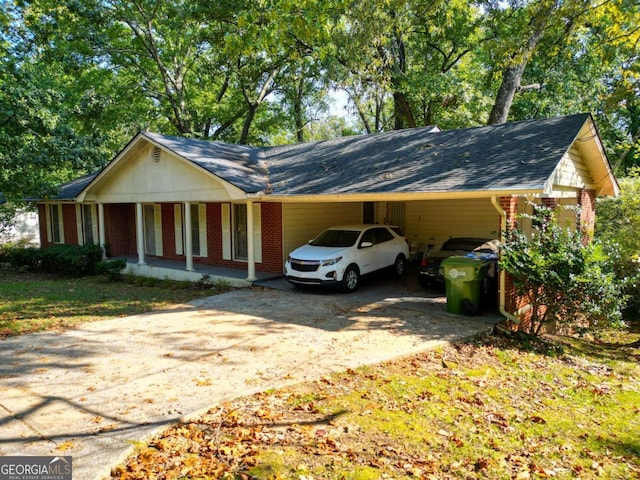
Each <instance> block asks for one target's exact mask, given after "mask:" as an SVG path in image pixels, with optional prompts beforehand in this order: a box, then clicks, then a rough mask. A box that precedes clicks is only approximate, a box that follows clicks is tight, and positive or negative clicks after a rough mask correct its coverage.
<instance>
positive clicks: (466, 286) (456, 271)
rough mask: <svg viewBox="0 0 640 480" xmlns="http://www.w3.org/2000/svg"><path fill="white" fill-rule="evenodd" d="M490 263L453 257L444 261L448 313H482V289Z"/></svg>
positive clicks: (476, 259)
mask: <svg viewBox="0 0 640 480" xmlns="http://www.w3.org/2000/svg"><path fill="white" fill-rule="evenodd" d="M487 265H488V262H486V261H484V260H481V259H478V258H470V257H466V256H465V257H461V256H453V257H449V258H445V259H444V260H443V261H442V266H443V267H444V282H445V288H446V292H447V312H449V313H457V314H460V313H464V314H465V315H477V314H478V313H480V307H481V302H482V289H483V282H484V276H485V270H486V266H487Z"/></svg>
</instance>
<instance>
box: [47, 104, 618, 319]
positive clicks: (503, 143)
mask: <svg viewBox="0 0 640 480" xmlns="http://www.w3.org/2000/svg"><path fill="white" fill-rule="evenodd" d="M618 191H619V187H618V184H617V182H616V180H615V178H614V176H613V173H612V170H611V166H610V164H609V162H608V159H607V157H606V154H605V152H604V150H603V147H602V143H601V141H600V138H599V136H598V132H597V129H596V126H595V123H594V120H593V118H592V117H591V115H589V114H577V115H570V116H564V117H558V118H549V119H539V120H528V121H522V122H513V123H506V124H501V125H492V126H484V127H477V128H468V129H461V130H452V131H434V130H433V129H432V128H430V127H426V128H414V129H407V130H399V131H392V132H387V133H380V134H375V135H360V136H352V137H342V138H336V139H332V140H326V141H319V142H310V143H301V144H295V145H287V146H278V147H267V148H257V147H251V146H245V145H230V144H225V143H221V142H216V141H204V140H195V139H191V138H178V137H171V136H165V135H159V134H155V133H147V132H140V133H138V134H137V135H136V136H135V137H134V138H133V139H132V140H131V141H130V142H129V144H128V145H127V146H125V147H124V149H122V151H121V152H120V153H118V154H117V155H116V157H115V158H114V159H113V160H112V161H111V162H110V163H109V164H108V165H107V166H106V167H105V168H104V169H103V170H101V171H100V172H97V173H94V174H91V175H87V176H84V177H81V178H78V179H76V180H74V181H71V182H68V183H66V184H64V185H61V186H60V189H59V194H58V196H57V197H55V198H51V199H46V200H44V199H43V200H40V201H38V208H39V215H40V220H41V221H40V232H41V242H42V245H43V246H47V245H51V244H54V243H72V244H82V243H86V242H94V243H99V244H101V245H105V246H106V247H107V249H106V250H107V252H108V253H107V254H108V255H109V256H111V257H127V259H128V267H127V268H128V270H129V271H132V272H138V273H140V274H144V275H156V276H161V277H164V276H170V277H173V278H175V277H179V276H181V277H182V278H200V277H201V275H202V273H203V272H205V271H206V272H213V276H216V273H215V272H216V271H218V272H220V273H219V274H218V275H220V276H227V277H228V278H232V277H234V276H235V275H231V276H229V275H225V274H224V273H223V272H229V271H231V270H227V269H235V271H236V272H242V279H241V283H242V282H245V283H246V282H252V281H254V280H256V278H258V277H259V276H261V275H267V274H270V275H278V274H281V273H282V271H283V263H284V260H285V258H286V256H287V254H288V253H289V252H290V251H292V250H293V249H294V248H296V247H297V246H299V245H301V244H304V243H306V242H307V241H308V240H309V239H311V238H313V237H314V236H315V235H316V234H317V233H319V232H320V231H321V230H323V229H324V228H325V227H328V226H330V225H334V224H347V223H389V224H395V225H398V226H400V227H401V228H402V229H403V231H404V232H405V234H406V236H407V238H408V239H409V241H417V242H423V243H433V244H436V245H437V244H440V243H441V242H442V241H444V240H446V239H447V238H449V237H451V236H471V237H490V236H494V237H495V236H498V235H499V232H500V231H501V228H502V227H503V226H504V225H505V224H506V222H507V221H508V220H513V219H514V218H515V216H516V215H517V214H518V213H521V212H526V211H527V209H530V208H531V206H530V203H529V202H528V201H527V200H535V201H537V202H543V203H545V204H546V205H549V206H557V205H580V206H581V207H582V209H581V213H580V218H577V219H576V218H573V217H571V215H573V214H569V213H567V214H565V215H566V218H565V220H566V221H570V222H572V223H573V224H574V225H576V226H578V227H579V228H583V229H586V231H592V229H593V224H594V218H595V217H594V215H595V208H594V207H595V199H596V197H597V196H606V195H616V194H617V193H618ZM163 261H164V262H168V261H171V262H174V264H173V266H174V268H171V269H163V268H161V263H162V262H163ZM175 262H179V263H175ZM175 265H179V266H180V267H179V269H176V268H175ZM216 269H218V270H216ZM505 290H508V286H506V285H505V284H504V283H503V284H501V292H502V295H503V296H506V297H507V298H506V303H507V304H510V305H511V306H512V307H515V299H511V298H510V297H509V295H508V294H507V293H505Z"/></svg>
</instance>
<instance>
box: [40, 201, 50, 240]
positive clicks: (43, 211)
mask: <svg viewBox="0 0 640 480" xmlns="http://www.w3.org/2000/svg"><path fill="white" fill-rule="evenodd" d="M47 228H49V225H47V206H46V205H45V204H44V203H39V204H38V230H40V246H41V247H43V248H44V247H48V246H49V245H51V242H49V241H48V240H47Z"/></svg>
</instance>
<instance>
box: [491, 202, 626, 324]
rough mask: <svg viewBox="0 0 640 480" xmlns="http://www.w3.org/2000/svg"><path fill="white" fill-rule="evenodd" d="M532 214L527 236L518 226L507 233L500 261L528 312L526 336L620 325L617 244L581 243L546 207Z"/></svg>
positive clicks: (622, 283) (580, 237)
mask: <svg viewBox="0 0 640 480" xmlns="http://www.w3.org/2000/svg"><path fill="white" fill-rule="evenodd" d="M534 212H535V213H534V214H533V215H522V217H527V218H531V219H532V224H533V233H532V234H531V235H530V236H528V235H527V234H526V233H525V232H524V231H523V230H522V229H521V228H520V226H519V225H516V226H515V228H512V229H509V230H508V231H507V232H506V235H505V245H504V249H503V254H502V259H501V261H500V266H501V268H503V269H504V270H505V271H506V272H507V273H509V274H510V275H511V277H512V278H513V282H514V287H515V290H516V293H517V295H518V296H521V297H523V298H525V299H526V301H527V302H528V303H529V305H531V307H532V309H531V318H530V321H529V324H528V326H527V328H528V333H531V334H535V335H538V334H540V333H542V332H543V331H545V330H549V329H551V330H553V329H560V330H569V331H572V330H573V331H576V330H578V331H579V330H585V329H587V330H588V329H591V330H593V329H597V328H598V327H603V326H611V325H615V324H620V323H621V319H622V316H621V311H622V309H623V308H624V306H625V303H626V301H627V298H626V296H625V295H624V294H623V292H624V290H625V286H626V281H625V280H624V279H620V278H617V277H616V272H615V268H614V265H615V259H616V258H618V253H617V251H616V248H615V245H607V246H605V245H604V244H603V243H602V242H600V241H598V240H595V241H592V242H585V241H584V238H583V235H582V234H581V232H580V231H579V230H572V229H570V228H568V227H561V226H560V225H559V224H558V220H557V212H554V211H553V210H551V209H549V208H547V207H543V206H538V205H536V208H535V209H534Z"/></svg>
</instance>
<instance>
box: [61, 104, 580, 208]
mask: <svg viewBox="0 0 640 480" xmlns="http://www.w3.org/2000/svg"><path fill="white" fill-rule="evenodd" d="M589 117H590V115H589V114H587V113H583V114H577V115H569V116H565V117H557V118H548V119H538V120H526V121H521V122H512V123H504V124H500V125H490V126H485V127H476V128H467V129H461V130H449V131H441V132H434V131H433V127H424V128H413V129H406V130H396V131H392V132H386V133H380V134H375V135H357V136H351V137H341V138H335V139H332V140H325V141H320V142H309V143H300V144H294V145H285V146H279V147H267V148H257V147H250V146H246V145H231V144H226V143H222V142H216V141H207V140H195V139H190V138H182V137H172V136H166V135H160V134H155V133H146V132H145V133H141V134H140V135H142V136H143V137H146V138H147V139H149V140H151V141H152V142H155V143H157V144H159V145H162V146H163V147H165V148H166V149H168V150H170V151H172V152H174V153H175V154H177V155H180V156H181V157H183V158H184V159H186V160H188V161H191V162H193V163H194V164H196V165H198V166H200V167H201V168H203V169H204V170H206V171H208V172H210V173H212V174H214V175H216V176H218V177H219V178H221V179H223V180H225V181H227V182H229V183H231V184H233V185H235V186H236V187H238V188H239V189H241V190H243V191H244V192H246V193H257V192H261V191H264V192H265V193H267V194H274V195H322V194H350V193H390V192H396V193H419V192H424V193H429V192H463V191H491V190H514V191H515V190H525V189H541V188H542V187H543V185H544V183H545V182H546V181H547V180H548V179H549V177H550V176H551V174H552V172H553V170H554V169H555V167H556V166H557V164H558V162H559V161H560V160H561V159H562V156H563V155H564V154H565V152H567V150H568V149H569V148H570V147H571V144H572V143H573V141H574V140H575V138H576V136H577V135H578V132H579V131H580V129H581V128H582V126H583V125H584V123H585V122H586V121H587V119H588V118H589ZM96 175H97V173H93V174H90V175H86V176H84V177H81V178H78V179H76V180H73V181H71V182H67V183H65V184H63V185H61V186H60V194H59V196H58V197H57V199H58V200H71V199H73V198H74V197H75V196H77V195H78V194H79V193H80V192H81V191H82V190H83V189H84V188H85V187H86V186H87V185H89V183H90V182H91V180H93V178H95V176H96Z"/></svg>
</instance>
